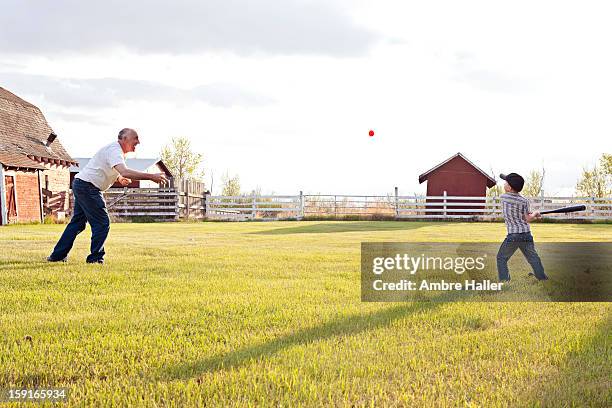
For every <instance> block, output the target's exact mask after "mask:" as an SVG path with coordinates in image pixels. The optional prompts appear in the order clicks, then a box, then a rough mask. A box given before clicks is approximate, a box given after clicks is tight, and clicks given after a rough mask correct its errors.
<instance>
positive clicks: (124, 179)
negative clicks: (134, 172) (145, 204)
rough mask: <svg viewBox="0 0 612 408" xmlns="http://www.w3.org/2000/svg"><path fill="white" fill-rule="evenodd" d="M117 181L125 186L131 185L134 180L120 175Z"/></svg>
mask: <svg viewBox="0 0 612 408" xmlns="http://www.w3.org/2000/svg"><path fill="white" fill-rule="evenodd" d="M117 181H118V182H119V184H121V185H122V186H123V187H125V186H129V185H130V183H131V182H132V180H130V179H129V178H127V177H123V176H119V177H117Z"/></svg>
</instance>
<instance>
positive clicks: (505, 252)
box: [497, 173, 548, 281]
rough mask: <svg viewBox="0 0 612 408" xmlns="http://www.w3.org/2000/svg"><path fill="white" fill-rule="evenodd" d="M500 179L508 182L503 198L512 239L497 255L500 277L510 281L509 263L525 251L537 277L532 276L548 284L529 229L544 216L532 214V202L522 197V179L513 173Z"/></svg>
mask: <svg viewBox="0 0 612 408" xmlns="http://www.w3.org/2000/svg"><path fill="white" fill-rule="evenodd" d="M500 177H501V178H502V180H505V181H506V183H505V184H504V190H505V191H506V193H505V194H502V196H501V197H500V198H501V204H502V213H503V215H504V221H505V222H506V228H507V230H508V235H507V236H506V239H505V240H504V242H502V244H501V246H500V247H499V252H498V253H497V274H498V276H499V280H500V281H509V280H510V271H509V270H508V260H509V259H510V258H511V257H512V255H513V254H514V252H516V250H517V249H520V250H521V252H522V253H523V255H524V256H525V258H527V262H529V265H531V268H532V269H533V273H530V274H529V275H530V276H535V277H536V278H537V279H538V280H546V279H548V277H547V276H546V274H545V273H544V267H543V266H542V261H541V260H540V257H539V256H538V253H537V252H536V250H535V246H534V243H533V236H532V235H531V230H530V228H529V223H530V222H531V221H533V220H535V219H537V218H540V217H541V215H540V213H539V212H537V211H536V212H533V213H531V212H529V200H527V199H526V198H525V197H523V196H522V195H520V194H519V193H520V192H521V190H522V189H523V185H524V184H525V180H524V179H523V178H522V177H521V176H520V175H518V174H516V173H510V174H507V175H506V174H500Z"/></svg>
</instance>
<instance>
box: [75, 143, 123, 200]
mask: <svg viewBox="0 0 612 408" xmlns="http://www.w3.org/2000/svg"><path fill="white" fill-rule="evenodd" d="M118 164H123V165H125V157H124V154H123V150H122V149H121V145H120V144H119V142H113V143H111V144H109V145H106V146H104V147H103V148H101V149H100V150H98V153H96V154H95V155H94V157H92V158H91V159H90V160H89V161H88V162H87V165H86V166H85V167H84V168H83V170H81V171H80V172H79V173H78V174H77V175H76V176H74V177H75V178H78V179H81V180H83V181H88V182H90V183H91V184H93V185H94V186H96V187H98V188H99V189H100V191H105V190H108V188H109V187H110V186H112V185H113V183H114V182H115V181H117V177H119V172H118V171H117V170H115V168H114V167H115V166H116V165H118Z"/></svg>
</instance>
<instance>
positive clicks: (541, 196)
mask: <svg viewBox="0 0 612 408" xmlns="http://www.w3.org/2000/svg"><path fill="white" fill-rule="evenodd" d="M542 210H544V189H543V188H542V189H540V211H542Z"/></svg>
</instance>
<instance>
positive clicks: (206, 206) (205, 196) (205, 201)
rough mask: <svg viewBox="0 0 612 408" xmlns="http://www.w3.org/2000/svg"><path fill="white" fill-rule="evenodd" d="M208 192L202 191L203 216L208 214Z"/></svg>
mask: <svg viewBox="0 0 612 408" xmlns="http://www.w3.org/2000/svg"><path fill="white" fill-rule="evenodd" d="M209 195H210V193H208V192H207V191H204V217H207V216H208V196H209Z"/></svg>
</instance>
